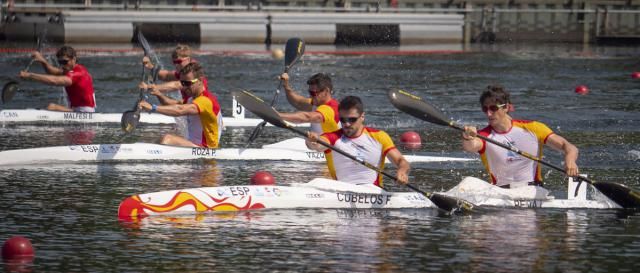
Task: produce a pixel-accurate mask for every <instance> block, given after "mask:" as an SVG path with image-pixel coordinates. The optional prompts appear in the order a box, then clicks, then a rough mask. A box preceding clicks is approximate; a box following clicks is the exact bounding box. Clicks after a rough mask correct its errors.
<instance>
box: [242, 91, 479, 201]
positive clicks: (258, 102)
mask: <svg viewBox="0 0 640 273" xmlns="http://www.w3.org/2000/svg"><path fill="white" fill-rule="evenodd" d="M233 96H234V97H235V98H236V100H237V101H238V102H239V103H240V104H242V106H244V107H245V108H247V109H248V110H249V111H251V112H252V113H254V114H256V115H257V116H259V117H260V118H262V119H264V120H265V121H266V122H269V123H271V124H273V125H274V126H277V127H280V128H285V129H289V130H291V131H292V132H295V133H297V134H299V135H301V136H303V137H305V138H307V137H308V136H307V133H306V132H303V131H302V130H300V129H297V128H295V127H294V126H293V125H292V124H290V123H288V122H286V121H284V120H283V119H282V118H280V116H279V115H278V113H277V112H276V110H275V109H273V107H271V106H269V105H267V104H266V103H265V102H264V101H263V100H262V99H260V98H258V97H256V96H255V95H253V94H251V93H249V92H248V91H240V92H234V93H233ZM317 142H318V143H320V145H322V146H325V147H327V148H329V149H331V150H333V151H335V152H337V153H339V154H342V155H344V156H346V157H348V158H350V159H351V160H354V161H356V162H358V163H360V164H362V165H364V166H365V167H367V168H369V169H372V170H374V171H376V172H378V173H381V174H383V175H384V176H386V177H388V178H391V179H393V180H396V178H395V177H394V176H393V175H391V174H389V173H387V172H385V171H383V170H381V169H380V168H378V167H376V166H374V165H371V164H370V163H368V162H366V161H364V160H362V159H358V158H356V157H355V156H353V155H350V154H349V153H347V152H345V151H343V150H341V149H338V148H336V147H335V146H333V145H331V144H329V143H326V142H324V141H322V140H318V141H317ZM406 186H407V187H409V188H410V189H412V190H414V191H416V192H418V193H421V194H423V195H424V196H426V197H427V198H429V200H431V202H433V203H434V204H435V205H436V206H437V207H438V208H440V209H442V210H444V211H445V212H447V213H451V212H463V213H467V212H471V211H473V209H474V207H475V205H473V204H472V203H470V202H468V201H465V200H462V199H459V198H456V197H452V196H447V195H443V194H439V193H429V192H424V191H422V190H420V189H418V188H416V187H415V186H413V185H411V184H406Z"/></svg>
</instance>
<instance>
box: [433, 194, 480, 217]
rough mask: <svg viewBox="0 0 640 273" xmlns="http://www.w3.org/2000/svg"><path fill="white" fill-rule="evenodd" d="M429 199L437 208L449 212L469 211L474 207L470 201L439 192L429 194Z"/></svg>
mask: <svg viewBox="0 0 640 273" xmlns="http://www.w3.org/2000/svg"><path fill="white" fill-rule="evenodd" d="M429 200H431V202H433V203H434V204H435V205H436V206H438V208H440V209H442V210H444V211H447V212H450V213H471V212H473V211H474V207H475V205H474V204H472V203H471V202H468V201H465V200H462V199H460V198H456V197H451V196H446V195H444V194H439V193H434V194H431V196H429Z"/></svg>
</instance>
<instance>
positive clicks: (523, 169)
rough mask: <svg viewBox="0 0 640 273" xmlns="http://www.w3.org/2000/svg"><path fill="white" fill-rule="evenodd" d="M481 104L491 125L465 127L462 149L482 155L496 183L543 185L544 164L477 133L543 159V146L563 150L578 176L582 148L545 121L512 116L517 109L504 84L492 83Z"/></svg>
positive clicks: (569, 170)
mask: <svg viewBox="0 0 640 273" xmlns="http://www.w3.org/2000/svg"><path fill="white" fill-rule="evenodd" d="M480 106H481V107H482V108H481V109H482V112H484V114H485V115H486V117H487V120H488V121H489V125H488V126H487V127H485V128H484V129H482V130H480V131H478V130H477V129H476V127H473V126H465V127H464V129H465V131H464V132H463V133H462V148H463V149H464V150H465V151H467V152H474V153H475V152H477V153H479V154H480V158H481V159H482V163H483V165H484V166H485V168H486V169H487V172H488V173H489V175H490V176H491V183H492V184H494V185H497V186H500V187H503V188H516V187H519V186H524V185H532V184H533V185H540V186H542V172H541V166H540V163H538V162H537V161H534V160H530V159H528V158H525V157H523V156H521V155H518V154H516V153H514V152H512V151H509V150H507V149H504V148H501V147H499V146H497V145H494V144H491V143H488V142H486V141H484V140H482V139H480V138H477V137H475V136H476V135H482V136H484V137H487V138H490V139H493V140H496V141H498V142H501V143H504V144H505V145H507V146H511V147H515V148H517V149H518V150H520V151H523V152H526V153H528V154H530V155H533V156H534V157H536V158H542V149H543V146H544V145H545V144H546V145H548V146H550V147H551V148H553V149H555V150H558V151H561V152H563V154H564V164H565V172H566V174H567V175H568V176H576V175H578V165H577V164H576V160H577V159H578V148H576V146H575V145H573V144H571V143H570V142H569V141H567V140H566V139H565V138H563V137H561V136H559V135H557V134H555V133H554V132H553V131H551V129H549V127H547V125H545V124H544V123H541V122H538V121H532V120H520V119H514V118H512V117H511V116H510V115H509V112H512V111H513V105H512V104H511V99H510V95H509V92H507V91H506V90H505V89H504V88H503V87H502V86H496V85H491V86H488V87H487V89H486V90H485V91H484V92H483V93H482V95H480Z"/></svg>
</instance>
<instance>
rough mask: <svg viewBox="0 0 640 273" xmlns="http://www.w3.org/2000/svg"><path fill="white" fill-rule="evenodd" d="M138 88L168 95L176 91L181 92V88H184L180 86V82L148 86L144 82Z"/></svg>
mask: <svg viewBox="0 0 640 273" xmlns="http://www.w3.org/2000/svg"><path fill="white" fill-rule="evenodd" d="M138 87H139V88H142V89H152V90H153V91H157V92H162V93H167V92H171V91H175V90H180V88H182V85H181V84H180V81H169V82H165V83H161V84H146V83H144V82H141V83H140V84H138Z"/></svg>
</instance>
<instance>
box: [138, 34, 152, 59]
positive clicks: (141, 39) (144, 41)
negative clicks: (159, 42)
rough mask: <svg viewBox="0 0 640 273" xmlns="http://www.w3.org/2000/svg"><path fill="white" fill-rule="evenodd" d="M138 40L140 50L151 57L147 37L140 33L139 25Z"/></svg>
mask: <svg viewBox="0 0 640 273" xmlns="http://www.w3.org/2000/svg"><path fill="white" fill-rule="evenodd" d="M138 42H139V43H140V46H142V50H144V55H145V56H149V57H151V56H150V54H151V45H149V42H148V41H147V38H145V37H144V35H143V34H142V30H141V27H138Z"/></svg>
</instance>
